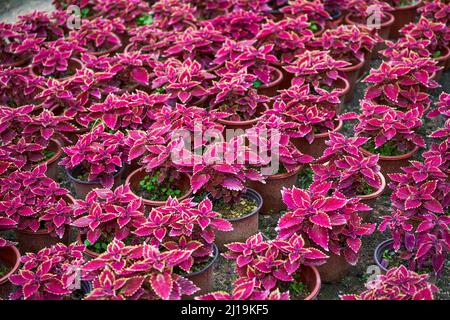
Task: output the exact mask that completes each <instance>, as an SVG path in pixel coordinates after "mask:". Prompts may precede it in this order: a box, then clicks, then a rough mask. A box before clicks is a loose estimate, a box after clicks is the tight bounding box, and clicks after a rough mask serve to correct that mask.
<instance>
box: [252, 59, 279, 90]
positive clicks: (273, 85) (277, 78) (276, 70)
mask: <svg viewBox="0 0 450 320" xmlns="http://www.w3.org/2000/svg"><path fill="white" fill-rule="evenodd" d="M269 68H270V70H271V72H270V73H272V72H274V73H276V74H277V77H276V79H275V80H273V81H272V82H269V83H267V84H263V85H261V86H260V87H259V88H257V89H267V88H272V87H275V86H277V85H279V84H280V83H281V81H283V73H282V72H281V70H280V69H278V68H276V67H274V66H271V65H269Z"/></svg>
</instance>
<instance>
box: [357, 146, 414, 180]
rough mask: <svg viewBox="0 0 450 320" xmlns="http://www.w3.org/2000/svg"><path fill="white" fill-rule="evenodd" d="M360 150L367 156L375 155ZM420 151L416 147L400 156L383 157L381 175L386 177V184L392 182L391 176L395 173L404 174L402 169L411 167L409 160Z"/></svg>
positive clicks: (381, 159) (380, 162) (379, 162)
mask: <svg viewBox="0 0 450 320" xmlns="http://www.w3.org/2000/svg"><path fill="white" fill-rule="evenodd" d="M359 150H360V151H361V152H362V153H363V154H364V155H366V156H371V155H374V154H373V153H371V152H369V151H367V150H365V149H363V148H359ZM417 150H419V147H417V146H415V147H414V149H413V150H412V151H409V152H408V153H405V154H402V155H399V156H381V155H380V158H379V160H378V164H379V165H380V167H381V173H382V174H383V175H384V178H385V179H386V182H387V183H388V182H389V181H390V179H389V174H390V173H395V172H402V171H401V170H400V168H401V167H407V166H409V160H410V159H411V158H412V157H413V156H414V154H415V153H416V152H417Z"/></svg>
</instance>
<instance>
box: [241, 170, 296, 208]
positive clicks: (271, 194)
mask: <svg viewBox="0 0 450 320" xmlns="http://www.w3.org/2000/svg"><path fill="white" fill-rule="evenodd" d="M301 169H302V166H298V167H297V168H296V169H295V170H293V171H291V172H286V173H281V174H274V175H270V176H268V177H266V183H265V184H263V183H261V182H259V181H252V182H250V184H249V185H250V187H251V188H253V189H254V190H256V191H257V192H258V193H259V194H260V195H261V197H262V198H263V205H262V207H261V210H260V214H263V215H265V214H271V213H278V212H280V211H281V210H283V209H286V205H285V204H284V202H283V198H282V196H281V190H282V189H283V187H286V188H292V186H294V185H295V183H296V181H297V177H298V173H299V172H300V170H301Z"/></svg>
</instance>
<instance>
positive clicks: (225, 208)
mask: <svg viewBox="0 0 450 320" xmlns="http://www.w3.org/2000/svg"><path fill="white" fill-rule="evenodd" d="M53 3H54V5H55V8H56V11H55V12H53V13H44V12H34V13H31V14H28V15H24V16H21V17H19V19H18V22H16V23H13V24H9V23H0V35H1V36H2V37H1V39H0V84H1V86H0V231H3V230H13V231H14V233H13V236H12V237H11V236H10V235H11V234H10V233H7V235H8V236H7V237H5V238H1V237H0V298H10V299H24V300H28V299H34V300H40V299H104V300H125V299H163V300H172V299H192V298H196V299H199V300H235V299H238V300H255V299H256V300H266V299H267V300H286V299H297V300H311V299H315V298H316V297H317V295H318V294H319V291H320V286H321V283H335V282H339V281H341V280H342V279H343V277H345V275H346V274H347V273H348V272H349V270H350V268H351V267H352V266H355V265H356V264H357V263H358V260H359V256H360V253H361V248H362V241H363V239H364V237H368V236H370V235H371V234H372V233H373V232H374V231H375V230H376V229H377V225H376V224H375V223H369V221H370V222H373V216H374V214H373V212H372V209H373V207H375V206H376V205H377V202H376V200H377V198H378V197H379V196H380V195H381V194H382V193H383V192H384V191H385V187H386V185H388V187H389V189H391V190H392V195H391V202H392V211H391V212H389V214H386V215H384V216H383V217H381V218H382V222H381V224H380V225H378V230H379V231H381V232H385V231H386V230H390V231H391V234H392V239H390V240H388V241H385V242H383V243H382V244H381V245H380V246H379V247H378V248H377V250H376V252H375V260H376V262H377V263H378V264H379V266H380V268H381V269H382V270H383V271H384V272H386V274H385V275H382V276H381V277H380V278H379V279H378V280H377V281H375V283H372V284H370V285H369V290H368V291H366V292H364V293H362V294H361V295H359V296H356V295H354V296H351V295H344V296H342V299H432V298H433V294H434V293H436V292H437V288H436V287H435V286H434V285H431V284H429V283H428V282H427V281H426V280H427V276H425V275H418V274H417V273H433V275H434V276H440V275H441V274H442V272H443V269H444V264H445V261H446V258H447V255H448V252H449V250H450V243H449V239H450V233H449V223H450V220H449V219H448V216H447V213H448V208H449V205H450V198H449V190H450V184H449V181H448V174H449V160H450V159H449V153H448V145H449V141H448V139H449V132H450V129H449V120H448V117H449V106H450V98H449V95H448V94H445V93H443V94H442V95H441V96H440V101H439V103H438V104H437V108H432V107H433V102H432V99H431V97H430V93H431V92H432V90H434V89H435V88H437V87H438V86H439V83H438V82H437V81H438V80H439V77H440V76H441V75H442V72H443V71H444V70H445V68H448V66H449V63H450V59H449V57H450V51H449V46H448V43H449V41H450V31H449V30H450V29H449V27H448V12H449V5H448V4H442V3H440V2H439V1H429V2H427V3H425V4H424V6H423V8H421V9H419V10H418V8H419V7H420V6H421V5H422V1H418V0H411V1H404V0H402V1H378V0H371V1H361V0H353V1H328V0H324V1H320V0H315V1H306V0H291V1H269V0H259V1H247V0H245V1H235V0H223V1H194V0H159V1H144V0H118V1H117V0H89V1H81V3H79V1H73V0H54V1H53ZM73 4H75V5H80V9H81V15H82V21H81V24H80V27H79V28H75V29H71V28H69V27H68V25H67V21H68V19H69V13H68V12H67V11H66V9H67V8H68V7H69V6H70V5H73ZM371 6H372V8H373V6H376V7H377V8H378V10H379V11H380V14H381V28H380V29H376V28H371V27H370V26H369V27H367V21H368V19H369V16H370V13H369V12H368V8H369V7H371ZM417 12H420V13H421V17H420V19H419V20H418V22H417V23H413V21H414V19H415V18H416V15H417ZM431 12H432V13H433V14H430V13H431ZM389 37H390V39H391V40H392V41H387V39H388V38H389ZM397 38H398V39H397ZM393 39H395V40H393ZM378 52H379V53H380V54H381V55H382V57H383V61H382V63H381V65H380V66H379V67H378V68H375V69H371V70H370V71H369V72H368V74H367V75H366V72H367V71H368V70H369V68H370V62H371V61H372V60H373V59H375V58H377V54H378ZM360 79H363V80H362V81H363V82H365V83H368V87H367V89H366V92H365V95H364V99H363V100H361V102H360V106H361V108H360V110H359V111H360V112H359V113H355V112H350V113H348V112H347V113H344V112H345V111H347V110H345V103H346V102H348V101H350V100H351V99H352V98H353V94H354V91H355V85H356V83H357V82H358V81H360ZM425 116H426V117H427V118H425ZM436 117H438V118H444V119H446V122H445V124H444V126H443V127H442V128H440V129H438V130H436V131H435V132H433V133H432V134H431V135H430V138H432V139H435V142H434V143H433V144H432V145H431V146H430V147H429V149H428V150H427V151H426V152H423V154H422V157H423V160H421V161H408V160H410V158H411V157H412V156H413V155H415V154H417V153H418V151H419V148H425V147H426V144H425V140H424V138H423V137H422V136H421V134H420V133H419V129H420V128H421V127H422V125H423V122H424V121H426V119H428V118H436ZM354 120H356V121H357V122H358V123H357V124H356V125H355V127H354V132H355V134H354V136H353V137H346V136H344V135H343V134H342V133H340V131H341V130H342V128H343V122H344V121H354ZM229 129H234V130H235V132H234V135H233V136H232V137H230V136H228V135H226V134H227V133H228V132H229ZM205 132H206V134H205ZM254 146H265V151H266V152H262V151H261V150H259V152H258V150H257V149H255V148H254ZM274 163H276V164H277V166H275V167H272V165H273V164H274ZM303 174H308V175H309V176H308V177H307V178H308V179H309V180H310V181H308V183H307V185H302V186H301V187H298V181H299V178H301V176H302V175H303ZM284 211H286V212H285V213H284ZM280 212H283V214H282V215H281V217H280V218H279V219H278V221H277V227H276V230H275V231H276V232H275V233H276V235H275V236H274V237H271V238H269V237H268V235H265V234H263V233H261V232H260V230H259V215H263V214H265V215H268V214H279V213H280ZM13 240H14V241H17V242H14V241H13ZM16 246H17V248H16ZM19 250H20V253H22V257H21V258H20V253H19ZM220 253H222V255H223V256H224V257H225V258H226V259H227V260H229V261H230V263H233V264H234V270H235V273H236V275H237V279H236V280H235V281H234V282H233V290H232V292H222V291H219V292H214V290H213V287H214V272H213V269H214V265H215V264H216V263H217V261H218V257H219V254H220ZM415 272H417V273H415ZM78 280H80V281H81V283H76V281H78ZM408 281H409V282H414V283H415V284H416V286H415V289H416V290H414V291H411V290H407V287H408ZM392 286H402V287H401V290H400V292H397V293H396V294H393V293H392V292H391V291H392V290H391V287H392ZM402 290H403V291H405V292H403V291H402Z"/></svg>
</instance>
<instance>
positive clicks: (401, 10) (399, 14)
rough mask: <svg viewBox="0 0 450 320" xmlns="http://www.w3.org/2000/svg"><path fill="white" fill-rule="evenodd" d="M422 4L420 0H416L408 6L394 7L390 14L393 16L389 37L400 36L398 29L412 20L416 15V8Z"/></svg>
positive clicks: (395, 37)
mask: <svg viewBox="0 0 450 320" xmlns="http://www.w3.org/2000/svg"><path fill="white" fill-rule="evenodd" d="M420 6H422V0H418V1H417V2H416V3H414V4H410V5H408V6H401V7H394V11H392V14H393V16H394V18H395V21H394V23H393V24H392V27H391V31H390V32H389V38H391V39H398V38H399V37H400V32H399V31H400V29H401V28H403V27H404V26H405V25H407V24H408V23H411V22H414V21H415V19H416V16H417V9H419V7H420Z"/></svg>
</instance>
